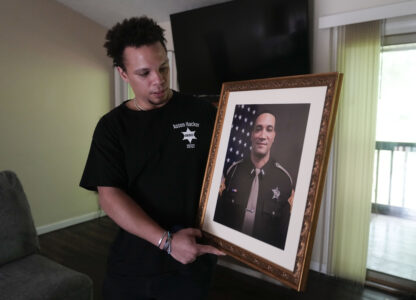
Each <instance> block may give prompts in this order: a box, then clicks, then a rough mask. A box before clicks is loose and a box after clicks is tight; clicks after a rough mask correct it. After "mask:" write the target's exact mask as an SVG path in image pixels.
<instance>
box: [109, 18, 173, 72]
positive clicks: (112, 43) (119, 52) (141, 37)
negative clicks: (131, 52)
mask: <svg viewBox="0 0 416 300" xmlns="http://www.w3.org/2000/svg"><path fill="white" fill-rule="evenodd" d="M164 31H165V30H164V29H163V28H162V27H160V26H159V25H158V24H157V23H156V22H155V21H154V20H153V19H150V18H148V17H146V16H142V17H140V18H138V17H133V18H130V19H124V20H123V21H122V22H121V23H120V22H119V23H117V24H116V25H114V26H113V27H112V28H111V29H110V30H109V31H108V32H107V34H106V36H105V38H106V42H105V43H104V47H105V48H106V49H107V55H108V56H109V57H111V58H112V59H113V66H114V67H121V68H122V69H123V70H125V66H124V61H123V52H124V49H125V48H126V47H137V48H138V47H140V46H143V45H152V44H154V43H157V42H160V43H161V44H162V46H163V48H164V49H165V50H166V39H165V37H164Z"/></svg>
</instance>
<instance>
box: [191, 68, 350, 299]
mask: <svg viewBox="0 0 416 300" xmlns="http://www.w3.org/2000/svg"><path fill="white" fill-rule="evenodd" d="M342 76H343V75H342V74H341V73H323V74H310V75H298V76H289V77H277V78H268V79H258V80H247V81H235V82H226V83H223V85H222V90H221V96H220V101H219V104H218V112H217V119H216V123H215V127H214V131H213V136H212V140H211V147H210V152H209V157H208V162H207V167H206V171H205V176H204V182H203V186H202V191H201V197H200V204H199V209H198V218H197V220H198V226H199V228H200V229H201V230H202V232H203V235H204V239H205V240H206V241H207V242H208V243H209V244H212V245H214V246H215V247H217V248H218V249H220V250H222V251H223V252H225V253H226V254H227V255H230V256H231V257H233V258H235V259H237V260H239V261H241V262H242V263H244V264H246V265H248V266H250V267H252V268H254V269H256V270H258V271H260V272H262V273H264V274H266V275H268V276H270V277H272V278H274V279H277V280H279V281H280V282H282V283H283V284H285V285H287V286H288V287H291V288H293V289H295V290H297V291H301V290H304V288H305V285H306V279H307V274H308V270H309V263H310V258H311V252H312V247H313V240H314V234H315V229H316V225H317V222H318V215H319V207H320V201H321V196H322V192H323V187H324V183H325V176H326V169H327V164H328V159H329V153H330V146H331V140H332V135H333V129H334V123H335V116H336V112H337V106H338V99H339V94H340V89H341V83H342ZM273 120H274V121H273ZM268 122H269V123H268ZM263 123H264V124H263ZM270 124H271V125H270ZM273 126H274V128H273V129H274V131H273V130H271V129H270V128H272V127H273ZM268 128H269V129H268ZM265 157H266V158H268V159H267V160H265ZM265 161H266V164H264V165H263V166H261V165H262V163H264V162H265ZM258 166H259V167H258ZM257 167H258V168H257ZM250 168H252V169H251V171H250ZM256 168H257V169H258V173H259V175H253V174H255V173H253V171H254V170H255V169H256ZM248 174H250V175H248ZM249 176H251V178H253V177H257V179H256V181H257V182H258V183H256V188H254V185H255V184H254V181H255V180H254V179H251V178H249ZM253 190H255V192H254V194H255V195H256V196H255V197H254V198H253V199H256V200H248V198H250V199H251V197H252V196H251V194H252V193H253ZM291 191H292V192H293V193H291ZM253 201H254V202H253ZM248 203H251V204H252V203H257V204H254V206H252V208H253V209H249V204H248ZM253 216H254V217H253ZM250 218H251V219H250ZM253 218H254V221H253ZM250 220H251V221H250ZM282 236H283V237H285V238H282Z"/></svg>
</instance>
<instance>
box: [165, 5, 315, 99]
mask: <svg viewBox="0 0 416 300" xmlns="http://www.w3.org/2000/svg"><path fill="white" fill-rule="evenodd" d="M170 20H171V26H172V35H173V43H174V49H175V58H176V66H177V73H178V83H179V89H180V91H182V92H185V93H191V94H197V95H219V94H220V91H221V85H222V83H223V82H227V81H238V80H248V79H258V78H269V77H277V76H285V75H298V74H307V73H309V72H310V66H309V38H308V35H309V29H308V0H255V1H254V0H236V1H231V2H226V3H222V4H217V5H213V6H208V7H203V8H199V9H195V10H190V11H185V12H181V13H176V14H172V15H171V16H170Z"/></svg>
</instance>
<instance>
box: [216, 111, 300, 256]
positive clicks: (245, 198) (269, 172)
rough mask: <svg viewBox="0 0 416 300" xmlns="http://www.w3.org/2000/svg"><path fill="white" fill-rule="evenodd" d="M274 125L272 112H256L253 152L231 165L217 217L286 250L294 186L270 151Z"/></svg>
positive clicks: (221, 191)
mask: <svg viewBox="0 0 416 300" xmlns="http://www.w3.org/2000/svg"><path fill="white" fill-rule="evenodd" d="M275 127H276V116H275V115H274V114H273V113H272V112H269V111H263V112H260V113H259V114H258V115H257V117H256V119H255V122H254V125H253V128H252V131H251V136H250V139H251V150H250V155H249V156H246V157H245V158H244V159H242V160H240V161H237V162H235V163H233V164H232V165H231V166H230V167H229V168H228V170H227V172H226V175H225V178H224V179H223V183H222V185H221V188H220V193H219V197H218V202H217V207H216V210H215V215H214V221H216V222H218V223H221V224H223V225H225V226H227V227H230V228H233V229H235V230H238V231H240V232H243V233H245V234H247V235H250V236H252V237H254V238H256V239H259V240H261V241H263V242H266V243H268V244H270V245H273V246H275V247H278V248H280V249H282V250H283V249H284V248H285V243H286V236H287V231H288V226H289V219H290V212H291V206H292V202H293V198H294V187H293V182H292V178H291V176H290V174H289V172H288V171H287V170H286V169H285V168H284V167H283V166H282V165H281V164H279V163H278V162H277V161H276V160H275V159H274V158H272V157H271V155H270V149H271V147H272V145H273V143H274V141H275V138H276V128H275Z"/></svg>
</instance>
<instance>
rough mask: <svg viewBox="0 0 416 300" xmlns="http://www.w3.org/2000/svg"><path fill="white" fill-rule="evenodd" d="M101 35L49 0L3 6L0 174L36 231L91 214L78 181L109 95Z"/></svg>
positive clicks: (93, 208) (88, 195) (9, 1)
mask: <svg viewBox="0 0 416 300" xmlns="http://www.w3.org/2000/svg"><path fill="white" fill-rule="evenodd" d="M105 32H106V30H105V28H104V27H101V26H99V25H97V24H96V23H94V22H92V21H90V20H88V19H86V18H84V17H82V16H81V15H79V14H77V13H75V12H73V11H72V10H70V9H68V8H66V7H64V6H62V5H61V4H58V3H57V2H55V1H52V0H36V1H32V0H3V1H2V9H1V10H0V38H1V44H0V65H1V66H2V72H1V75H0V76H1V78H0V141H1V147H0V170H4V169H10V170H13V171H15V172H16V173H17V174H18V176H19V177H20V180H21V181H22V183H23V186H24V188H25V191H26V194H27V197H28V199H29V203H30V206H31V209H32V214H33V217H34V220H35V225H36V226H37V227H39V226H41V227H42V226H47V225H51V224H54V223H56V222H62V221H65V222H67V223H68V220H71V219H72V218H75V219H77V220H80V219H82V218H84V219H85V217H86V216H92V215H95V213H96V212H97V210H98V204H97V197H96V195H95V194H94V193H92V192H87V191H84V190H82V189H81V188H79V187H78V184H79V180H80V177H81V174H82V170H83V167H84V164H85V160H86V157H87V153H88V149H89V144H90V142H91V136H92V133H93V129H94V127H95V124H96V122H97V120H98V118H99V117H100V116H101V115H102V114H104V113H105V112H106V111H108V110H109V109H110V98H111V95H113V90H112V89H113V88H112V84H113V83H112V82H113V78H112V74H113V73H112V68H111V62H110V60H109V59H107V58H106V56H105V51H104V49H103V47H102V44H103V40H104V39H103V37H104V35H105Z"/></svg>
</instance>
